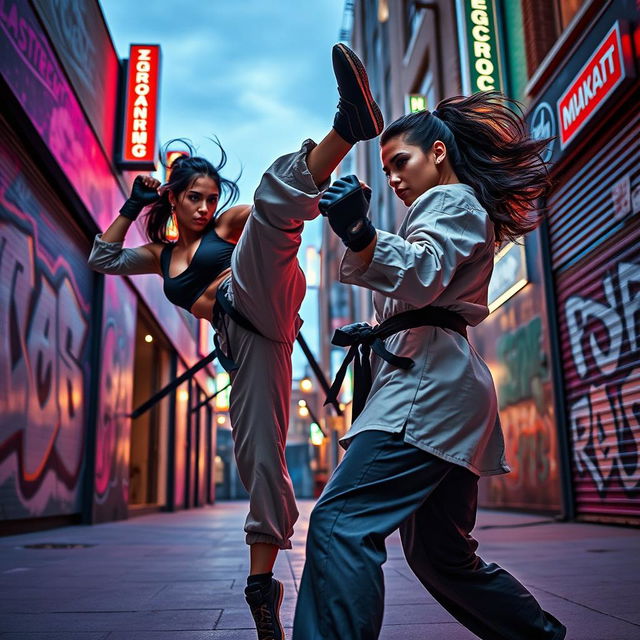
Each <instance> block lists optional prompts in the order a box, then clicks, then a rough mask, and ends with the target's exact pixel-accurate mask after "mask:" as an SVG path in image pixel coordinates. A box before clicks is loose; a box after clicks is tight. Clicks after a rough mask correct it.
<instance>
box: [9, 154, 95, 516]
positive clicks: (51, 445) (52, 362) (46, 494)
mask: <svg viewBox="0 0 640 640" xmlns="http://www.w3.org/2000/svg"><path fill="white" fill-rule="evenodd" d="M0 151H1V150H0ZM12 164H13V165H14V166H13V167H12ZM7 167H11V168H12V171H9V170H7ZM0 190H1V191H0V489H1V491H0V495H1V496H2V499H1V506H2V511H1V512H0V517H3V518H19V517H29V516H36V515H37V516H43V515H54V514H61V513H73V512H75V511H78V510H79V500H80V495H79V494H80V487H79V478H80V472H81V467H82V463H83V447H84V429H85V424H86V415H85V413H86V411H85V408H86V407H85V405H86V403H85V396H86V382H87V376H86V368H87V359H86V358H87V354H86V351H87V349H86V345H87V338H88V333H89V313H88V302H87V301H88V297H89V294H90V281H88V280H85V281H84V282H83V281H82V279H81V278H82V275H84V274H83V270H82V267H81V266H80V265H79V262H80V261H81V260H82V262H83V263H84V264H85V269H84V270H85V273H86V262H85V261H86V258H85V257H84V255H83V253H82V251H83V250H82V248H78V247H77V246H74V242H73V240H70V239H69V238H67V237H66V236H65V234H64V233H61V229H60V228H59V225H58V228H57V229H56V233H55V235H54V234H52V233H51V231H52V229H51V228H50V225H54V226H55V221H56V218H57V216H55V215H53V213H52V211H50V210H48V209H47V207H46V206H45V205H44V204H43V202H45V201H46V200H44V199H42V198H41V197H39V196H38V195H37V194H36V192H35V191H34V190H32V188H31V187H30V184H29V183H28V182H27V181H26V179H25V177H24V175H23V173H22V171H20V167H16V166H15V158H8V156H7V155H6V154H5V153H4V152H0ZM47 204H48V203H47ZM60 243H62V244H63V245H64V244H65V243H66V247H65V251H64V252H63V250H62V247H61V245H60Z"/></svg>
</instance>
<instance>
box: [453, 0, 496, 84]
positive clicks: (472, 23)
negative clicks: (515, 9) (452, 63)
mask: <svg viewBox="0 0 640 640" xmlns="http://www.w3.org/2000/svg"><path fill="white" fill-rule="evenodd" d="M457 9H458V12H457V14H458V32H459V37H460V53H461V60H462V67H463V68H462V77H463V89H464V92H465V93H477V92H478V91H494V90H495V91H502V90H503V81H502V67H501V63H500V44H499V40H498V23H497V20H496V15H497V14H496V8H495V0H457Z"/></svg>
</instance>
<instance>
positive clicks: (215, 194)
mask: <svg viewBox="0 0 640 640" xmlns="http://www.w3.org/2000/svg"><path fill="white" fill-rule="evenodd" d="M189 193H195V194H196V195H198V196H201V195H202V191H197V190H196V189H189ZM209 195H210V196H217V197H220V192H219V191H217V192H216V193H211V194H209Z"/></svg>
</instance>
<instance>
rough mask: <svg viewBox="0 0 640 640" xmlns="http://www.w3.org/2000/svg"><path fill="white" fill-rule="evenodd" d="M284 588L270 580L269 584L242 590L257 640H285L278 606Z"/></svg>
mask: <svg viewBox="0 0 640 640" xmlns="http://www.w3.org/2000/svg"><path fill="white" fill-rule="evenodd" d="M283 596H284V587H283V585H282V582H280V580H276V579H275V578H271V584H268V585H267V586H264V587H261V586H260V585H252V586H250V587H247V588H246V589H245V590H244V597H245V598H246V600H247V604H248V605H249V607H250V609H251V615H252V616H253V619H254V621H255V623H256V629H257V631H258V640H285V638H284V629H283V628H282V623H281V622H280V615H279V614H280V605H281V604H282V597H283Z"/></svg>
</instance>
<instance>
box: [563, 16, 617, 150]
mask: <svg viewBox="0 0 640 640" xmlns="http://www.w3.org/2000/svg"><path fill="white" fill-rule="evenodd" d="M625 77H626V74H625V67H624V61H623V57H622V40H621V35H620V23H619V22H616V24H614V25H613V27H612V28H611V30H610V31H609V33H607V35H606V36H605V38H604V39H603V40H602V42H601V43H600V44H599V46H598V47H597V48H596V50H595V51H594V52H593V54H592V55H591V56H590V57H589V59H588V60H587V62H586V63H585V65H584V66H583V67H582V69H580V71H579V72H578V73H577V74H576V76H575V77H574V78H573V80H572V81H571V83H570V85H569V86H568V87H567V89H566V91H565V92H564V93H563V94H562V96H561V97H560V100H558V122H559V123H560V126H559V133H560V145H561V146H562V148H563V149H564V148H565V147H566V146H567V145H568V144H570V142H571V141H572V140H573V138H575V136H576V135H577V134H578V132H579V131H580V130H581V129H582V128H583V127H584V126H585V125H586V124H587V122H589V120H591V118H592V117H593V116H594V115H595V114H596V113H597V111H598V109H599V108H600V107H601V106H602V105H603V104H604V103H605V102H606V101H607V99H608V98H609V96H611V94H612V93H613V92H614V91H615V90H616V89H617V87H618V85H619V84H620V83H621V82H622V81H623V80H624V79H625Z"/></svg>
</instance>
